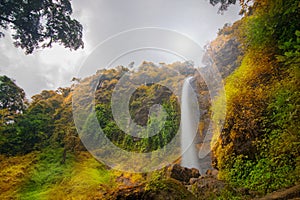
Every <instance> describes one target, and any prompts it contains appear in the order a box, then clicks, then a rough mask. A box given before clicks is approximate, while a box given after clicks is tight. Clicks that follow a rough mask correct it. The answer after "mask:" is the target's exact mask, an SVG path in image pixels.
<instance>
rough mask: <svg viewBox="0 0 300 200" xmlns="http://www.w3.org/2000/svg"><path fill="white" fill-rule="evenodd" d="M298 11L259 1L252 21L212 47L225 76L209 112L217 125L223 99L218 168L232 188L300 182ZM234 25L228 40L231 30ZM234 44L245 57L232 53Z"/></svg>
mask: <svg viewBox="0 0 300 200" xmlns="http://www.w3.org/2000/svg"><path fill="white" fill-rule="evenodd" d="M299 9H300V8H299V1H292V0H288V1H284V2H282V1H277V0H276V1H270V0H264V1H254V4H253V6H252V9H251V13H249V15H246V16H245V17H244V18H243V19H242V20H240V21H239V22H237V23H235V24H234V25H233V26H232V27H225V29H223V30H221V31H220V36H219V37H220V38H224V39H225V40H226V41H227V42H228V43H227V44H228V45H227V44H226V43H222V42H220V40H221V39H220V38H219V39H216V40H215V41H214V42H212V44H211V45H210V47H209V48H208V52H209V53H208V56H210V58H211V60H212V61H213V65H215V66H216V67H217V68H218V69H220V71H221V73H222V75H223V77H224V78H225V77H226V78H225V79H224V80H225V94H222V95H220V97H218V98H217V99H216V100H215V104H214V106H213V107H212V111H213V113H214V116H215V118H214V119H215V120H216V121H215V122H218V115H220V111H219V110H218V106H220V104H222V99H226V120H225V123H224V126H223V129H222V131H221V132H218V131H217V130H215V131H216V132H215V134H216V135H220V137H219V138H218V142H217V144H216V145H215V146H214V147H213V153H214V158H215V160H214V161H215V162H214V166H215V167H216V168H218V169H219V171H220V173H219V178H221V179H225V180H227V181H229V182H231V183H232V184H233V185H239V186H243V187H246V188H248V189H254V190H258V191H261V192H269V191H273V190H276V189H279V188H282V187H289V186H292V185H294V184H296V183H297V180H296V178H295V177H299V174H300V171H299V168H300V167H299V166H300V165H299V158H300V151H299V141H300V135H299V117H297V116H299V88H300V87H299V81H298V80H299V63H300V62H299V58H300V57H299V42H300V40H299V37H300V32H299V30H300V25H299V17H300V15H299V13H300V12H299ZM296 18H297V20H296ZM237 25H238V26H237ZM235 26H236V28H237V29H236V30H237V31H233V32H232V31H230V32H229V33H230V34H231V33H233V35H231V37H230V34H229V35H227V32H228V31H227V30H231V29H234V27H235ZM224 34H225V35H224ZM236 39H238V40H236ZM236 41H239V42H240V46H241V48H239V49H242V51H236V50H235V49H236V47H238V46H239V44H238V43H236ZM229 44H230V45H229ZM230 46H231V47H230ZM234 51H235V52H234ZM226 55H227V57H226ZM231 55H233V57H234V59H233V58H232V59H231ZM234 60H235V61H234ZM228 63H229V64H228ZM230 63H232V64H230ZM220 66H221V67H220ZM234 69H235V70H234ZM231 72H232V73H231ZM228 74H229V75H228ZM227 75H228V76H227ZM297 99H298V100H297ZM295 124H297V125H295Z"/></svg>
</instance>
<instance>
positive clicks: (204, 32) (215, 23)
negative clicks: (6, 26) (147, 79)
mask: <svg viewBox="0 0 300 200" xmlns="http://www.w3.org/2000/svg"><path fill="white" fill-rule="evenodd" d="M72 4H73V9H74V17H75V18H77V19H78V20H79V21H80V22H81V23H82V24H83V26H84V41H85V46H86V48H85V49H84V50H79V51H76V52H74V51H72V52H70V51H69V50H67V49H64V48H63V47H59V46H55V47H53V48H52V49H45V50H41V51H37V52H35V53H34V54H33V55H29V56H25V55H24V53H23V51H22V50H19V49H16V48H15V47H14V46H13V45H12V41H11V39H10V38H9V35H7V36H6V38H5V39H0V74H6V75H8V76H10V77H12V78H14V79H16V80H17V83H18V85H20V86H21V87H22V88H24V89H25V91H26V93H27V96H28V97H29V96H31V95H33V94H36V93H39V92H40V91H41V90H43V89H56V88H57V87H59V86H67V85H68V84H70V80H71V78H72V77H73V76H76V74H77V71H78V70H79V68H80V66H81V65H82V62H83V60H84V58H85V56H86V55H88V54H89V53H90V52H91V51H92V49H93V48H95V47H96V45H97V44H99V43H100V42H102V41H103V40H105V39H106V38H108V37H110V36H112V35H114V34H117V33H119V32H121V31H125V30H128V29H134V28H141V27H161V28H167V29H171V30H174V31H178V32H180V33H183V34H185V35H188V36H189V37H190V38H192V39H193V40H195V41H196V42H197V43H198V44H199V45H200V46H203V45H205V44H206V43H207V42H208V41H210V40H213V38H215V37H216V32H217V30H218V28H221V27H222V26H223V24H224V23H226V22H233V21H235V20H237V19H238V18H239V16H238V11H239V7H238V6H232V7H231V8H230V9H229V10H228V11H227V12H225V14H224V15H219V14H217V8H216V7H213V6H211V5H210V4H209V2H208V0H186V1H182V0H151V1H149V0H148V1H142V0H126V1H125V0H97V1H95V0H85V1H82V0H73V1H72ZM112 48H117V44H116V45H114V46H113V47H112ZM142 56H143V55H140V54H139V57H142ZM152 57H153V56H152ZM152 57H151V56H149V58H152ZM123 62H127V63H124V65H127V64H128V63H129V60H124V61H123Z"/></svg>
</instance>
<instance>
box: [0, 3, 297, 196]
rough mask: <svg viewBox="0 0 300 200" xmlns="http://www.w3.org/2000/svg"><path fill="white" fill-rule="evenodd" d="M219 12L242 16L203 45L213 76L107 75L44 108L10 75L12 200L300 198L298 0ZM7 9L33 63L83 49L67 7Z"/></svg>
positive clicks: (0, 127) (4, 121) (7, 176)
mask: <svg viewBox="0 0 300 200" xmlns="http://www.w3.org/2000/svg"><path fill="white" fill-rule="evenodd" d="M199 1H203V0H199ZM209 3H210V6H212V7H213V6H217V7H218V9H219V14H218V15H223V14H225V13H226V12H228V10H229V9H230V7H231V6H232V5H233V4H239V5H240V19H239V20H237V21H235V22H233V23H226V24H224V25H223V27H220V28H219V30H218V33H217V35H216V37H215V38H214V39H213V40H212V41H210V42H209V43H207V45H205V47H204V53H203V58H202V61H203V63H205V67H203V68H199V67H198V66H196V63H195V62H193V61H192V60H186V61H180V60H179V61H176V62H172V63H167V62H161V63H156V62H153V61H151V60H144V61H143V62H141V63H137V66H134V67H133V66H132V65H131V66H130V65H128V66H127V65H126V64H124V65H115V66H111V67H107V68H103V67H104V66H102V68H101V66H99V69H97V71H95V72H93V74H92V75H88V76H86V77H74V78H73V79H72V80H70V85H69V86H67V87H65V86H62V87H58V88H57V89H56V90H43V91H41V92H40V93H38V94H35V95H33V96H32V97H28V95H27V94H26V93H25V90H24V89H23V88H22V87H21V86H20V85H19V84H18V80H14V79H13V78H11V77H10V76H9V75H6V74H2V73H1V75H0V199H3V200H5V199H7V200H8V199H20V200H36V199H37V200H39V199H40V200H44V199H45V200H48V199H49V200H65V199H66V200H68V199H69V200H73V199H76V200H77V199H78V200H80V199H82V200H84V199H95V200H96V199H97V200H102V199H108V200H110V199H111V200H115V199H120V200H130V199H145V200H148V199H154V200H156V199H157V200H159V199H163V200H165V199H170V200H181V199H192V200H193V199H194V200H197V199H203V200H206V199H211V200H214V199H220V200H231V199H240V200H247V199H249V200H250V199H261V200H267V199H281V200H284V199H295V200H296V199H300V1H299V0H240V1H235V0H210V1H209ZM0 11H1V13H0V31H2V30H7V29H12V31H11V34H12V38H13V42H14V45H15V48H18V49H21V50H23V51H25V54H28V55H26V56H31V55H29V54H32V53H33V52H34V51H36V50H37V49H44V48H51V47H52V45H53V44H52V43H58V44H60V45H63V46H64V47H65V48H69V49H72V50H77V49H79V48H80V47H84V44H83V42H82V36H83V35H82V33H84V31H85V29H84V28H83V27H82V25H81V24H80V23H79V22H78V21H77V20H75V19H73V18H72V17H71V13H72V8H71V3H70V1H69V0H57V1H54V0H38V1H25V0H18V1H16V0H6V1H2V0H1V1H0ZM100 15H101V14H100ZM37 21H38V22H37ZM0 37H4V32H3V33H2V32H0ZM5 37H9V35H8V34H7V33H6V32H5ZM1 40H2V38H0V43H1V42H2V41H1ZM42 51H44V50H42ZM199 56H200V55H199ZM0 61H1V60H0ZM0 72H1V71H0ZM215 72H218V73H217V74H216V73H215ZM216 77H217V78H216ZM218 80H221V81H220V83H216V82H218ZM219 85H221V87H219ZM123 110H124V112H123Z"/></svg>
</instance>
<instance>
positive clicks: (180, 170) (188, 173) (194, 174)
mask: <svg viewBox="0 0 300 200" xmlns="http://www.w3.org/2000/svg"><path fill="white" fill-rule="evenodd" d="M168 171H169V175H168V176H169V177H170V178H173V179H176V180H178V181H181V182H183V183H185V184H186V183H189V181H190V179H191V178H198V177H199V176H200V173H199V170H198V169H195V168H192V169H189V168H186V167H182V166H180V165H179V164H174V165H172V166H171V167H170V168H169V170H168Z"/></svg>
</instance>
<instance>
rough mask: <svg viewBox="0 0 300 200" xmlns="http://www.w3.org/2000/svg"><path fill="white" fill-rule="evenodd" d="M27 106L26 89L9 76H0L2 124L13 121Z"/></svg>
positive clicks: (0, 124) (0, 115)
mask: <svg viewBox="0 0 300 200" xmlns="http://www.w3.org/2000/svg"><path fill="white" fill-rule="evenodd" d="M25 108H26V99H25V92H24V90H23V89H22V88H20V87H19V86H17V85H16V83H15V82H14V81H13V80H11V79H10V78H8V77H7V76H0V111H1V112H0V126H5V125H7V124H8V123H12V122H13V121H14V118H15V116H16V115H17V114H19V113H22V112H23V111H24V110H25Z"/></svg>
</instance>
